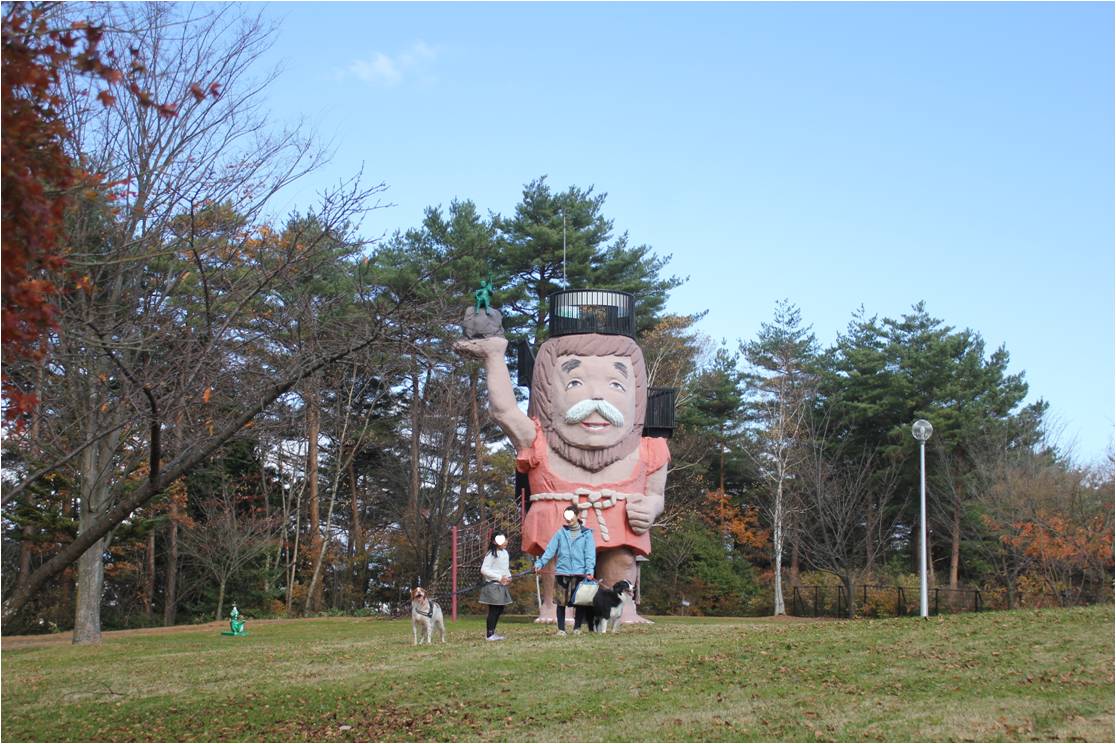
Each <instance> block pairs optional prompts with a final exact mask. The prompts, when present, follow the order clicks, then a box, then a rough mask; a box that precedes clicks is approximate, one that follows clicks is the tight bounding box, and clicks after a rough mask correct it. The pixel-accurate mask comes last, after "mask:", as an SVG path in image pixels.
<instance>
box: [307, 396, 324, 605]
mask: <svg viewBox="0 0 1116 744" xmlns="http://www.w3.org/2000/svg"><path fill="white" fill-rule="evenodd" d="M320 431H321V411H320V409H319V406H318V395H317V391H314V392H312V393H310V394H309V395H307V396H306V437H307V440H308V446H307V453H306V479H307V485H308V488H309V497H310V501H309V509H310V514H309V518H308V523H307V525H306V529H307V531H308V532H309V535H310V555H313V556H317V555H318V553H319V552H320V551H321V548H322V533H321V524H320V516H321V515H320V514H319V513H318V512H319V509H318V435H319V433H320ZM321 608H322V586H321V584H320V583H319V584H316V585H313V586H311V590H310V592H309V594H308V598H307V603H306V609H307V611H308V612H317V611H319V610H321Z"/></svg>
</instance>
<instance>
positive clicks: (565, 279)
mask: <svg viewBox="0 0 1116 744" xmlns="http://www.w3.org/2000/svg"><path fill="white" fill-rule="evenodd" d="M562 284H564V285H566V286H567V287H568V286H570V281H569V279H567V278H566V208H565V207H562Z"/></svg>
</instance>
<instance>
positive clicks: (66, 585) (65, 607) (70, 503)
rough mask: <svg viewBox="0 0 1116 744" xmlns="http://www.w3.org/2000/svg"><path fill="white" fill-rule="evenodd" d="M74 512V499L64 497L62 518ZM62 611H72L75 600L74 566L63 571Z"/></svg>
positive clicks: (66, 517)
mask: <svg viewBox="0 0 1116 744" xmlns="http://www.w3.org/2000/svg"><path fill="white" fill-rule="evenodd" d="M73 514H74V500H73V498H72V497H70V496H65V497H63V498H62V520H63V521H65V520H68V519H70V517H72V516H73ZM61 580H62V587H61V589H62V594H61V611H62V612H66V613H68V612H70V611H71V610H72V609H73V608H72V604H73V601H74V567H73V566H67V567H66V569H65V570H64V571H63V572H62V576H61Z"/></svg>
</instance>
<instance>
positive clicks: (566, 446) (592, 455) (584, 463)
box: [543, 426, 642, 473]
mask: <svg viewBox="0 0 1116 744" xmlns="http://www.w3.org/2000/svg"><path fill="white" fill-rule="evenodd" d="M543 433H544V434H546V443H547V444H549V445H550V449H552V450H553V451H554V453H555V454H557V455H558V456H559V457H561V458H562V459H563V460H565V461H566V462H569V463H572V464H573V465H576V466H577V467H579V468H582V469H584V470H588V471H589V472H591V473H595V472H597V471H598V470H603V469H604V468H607V467H608V466H609V465H611V464H612V463H614V462H618V461H620V460H623V459H624V458H625V457H627V456H628V455H630V454H631V453H632V452H634V451H635V449H636V447H638V446H639V440H640V438H641V435H642V432H641V431H640V430H639V429H633V430H632V431H630V432H628V433H627V434H625V435H624V438H623V439H621V440H620V441H619V442H617V443H616V444H613V445H610V446H608V447H601V448H600V449H585V446H584V445H577V444H574V443H572V442H567V441H566V440H565V439H563V438H562V434H561V432H560V431H559V430H558V429H555V428H553V427H545V426H544V427H543Z"/></svg>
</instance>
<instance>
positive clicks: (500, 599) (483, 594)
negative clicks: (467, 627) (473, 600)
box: [477, 581, 512, 605]
mask: <svg viewBox="0 0 1116 744" xmlns="http://www.w3.org/2000/svg"><path fill="white" fill-rule="evenodd" d="M477 601H479V602H480V603H481V604H486V605H510V604H511V603H512V598H511V592H509V591H508V588H507V587H506V586H504V585H503V584H501V583H500V582H499V581H490V582H488V583H487V584H485V585H484V586H482V587H481V590H480V598H479V599H478V600H477Z"/></svg>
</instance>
